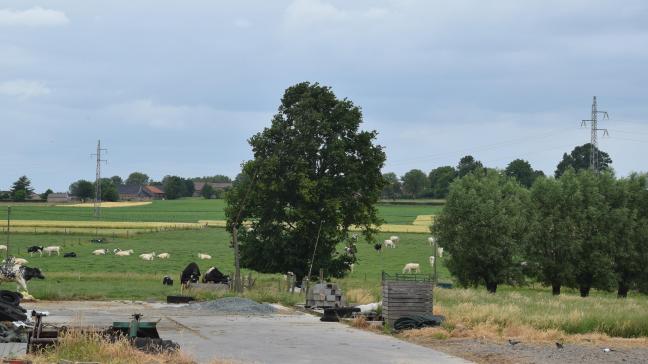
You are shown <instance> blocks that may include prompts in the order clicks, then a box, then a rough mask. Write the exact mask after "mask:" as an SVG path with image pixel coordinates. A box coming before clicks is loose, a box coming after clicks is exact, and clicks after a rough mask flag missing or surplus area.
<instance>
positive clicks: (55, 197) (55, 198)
mask: <svg viewBox="0 0 648 364" xmlns="http://www.w3.org/2000/svg"><path fill="white" fill-rule="evenodd" d="M70 201H72V196H70V194H69V193H67V192H53V193H50V194H49V195H47V202H48V203H65V202H70Z"/></svg>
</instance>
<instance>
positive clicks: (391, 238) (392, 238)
mask: <svg viewBox="0 0 648 364" xmlns="http://www.w3.org/2000/svg"><path fill="white" fill-rule="evenodd" d="M389 240H391V241H393V242H394V244H398V243H399V242H400V238H399V237H398V236H396V235H392V236H390V237H389Z"/></svg>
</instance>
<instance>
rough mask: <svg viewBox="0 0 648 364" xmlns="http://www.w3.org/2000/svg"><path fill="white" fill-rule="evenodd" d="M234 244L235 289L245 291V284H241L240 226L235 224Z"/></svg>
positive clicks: (239, 291)
mask: <svg viewBox="0 0 648 364" xmlns="http://www.w3.org/2000/svg"><path fill="white" fill-rule="evenodd" d="M232 245H233V246H234V291H235V292H236V293H242V292H243V285H242V284H241V259H240V253H239V244H238V228H237V227H236V225H234V228H233V229H232Z"/></svg>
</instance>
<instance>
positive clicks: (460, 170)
mask: <svg viewBox="0 0 648 364" xmlns="http://www.w3.org/2000/svg"><path fill="white" fill-rule="evenodd" d="M481 168H484V165H483V164H482V162H480V161H478V160H475V158H474V157H473V156H472V155H467V156H465V157H462V158H461V159H460V160H459V164H458V165H457V175H458V176H459V177H463V176H465V175H467V174H468V173H470V172H472V171H474V170H476V169H481Z"/></svg>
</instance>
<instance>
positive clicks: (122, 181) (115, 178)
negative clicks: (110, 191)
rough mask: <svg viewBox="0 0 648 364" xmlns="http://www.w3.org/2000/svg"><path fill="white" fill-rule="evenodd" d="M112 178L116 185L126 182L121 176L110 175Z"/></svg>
mask: <svg viewBox="0 0 648 364" xmlns="http://www.w3.org/2000/svg"><path fill="white" fill-rule="evenodd" d="M110 180H111V181H112V183H113V184H114V185H115V186H121V185H123V184H124V180H123V179H122V178H121V177H119V176H112V177H110Z"/></svg>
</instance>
